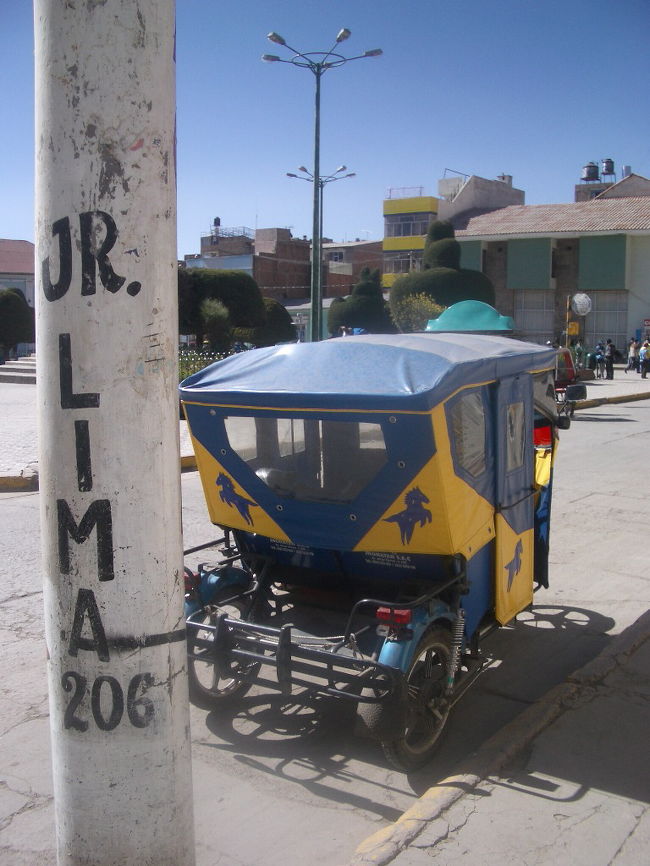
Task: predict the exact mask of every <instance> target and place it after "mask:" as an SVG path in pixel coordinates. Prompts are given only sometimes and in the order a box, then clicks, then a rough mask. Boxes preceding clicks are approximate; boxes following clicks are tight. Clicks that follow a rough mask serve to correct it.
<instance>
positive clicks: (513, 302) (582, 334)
mask: <svg viewBox="0 0 650 866" xmlns="http://www.w3.org/2000/svg"><path fill="white" fill-rule="evenodd" d="M585 187H587V189H585ZM588 187H589V184H588V183H585V184H581V185H579V186H578V187H577V188H576V192H575V198H576V201H574V202H573V203H568V204H553V205H513V206H509V207H504V208H500V209H499V210H495V211H492V212H490V213H483V214H476V213H474V214H473V213H471V212H470V213H466V214H459V215H458V216H457V217H455V218H454V219H453V220H452V222H453V224H454V228H455V230H456V238H457V240H458V241H459V242H460V244H461V251H462V252H461V264H462V266H463V267H467V268H473V269H475V270H480V271H482V272H483V273H484V274H485V275H486V276H487V277H488V278H489V279H490V280H491V281H492V283H493V285H494V287H495V291H496V307H497V308H498V310H499V312H501V313H503V314H504V315H509V316H512V317H513V318H514V320H515V323H516V326H517V329H518V331H519V332H520V333H521V334H522V335H523V336H524V337H525V338H526V339H531V340H535V341H538V342H545V341H546V340H554V339H557V340H560V341H561V342H563V343H565V342H567V340H568V338H578V337H579V338H580V339H581V340H583V341H584V342H585V343H586V344H587V345H594V343H596V342H597V341H598V340H600V339H607V338H610V339H612V340H613V341H614V343H615V344H616V345H617V346H618V347H619V349H622V348H624V347H625V345H626V343H627V342H628V340H629V339H630V338H631V337H633V336H635V337H640V336H644V335H645V334H646V333H647V331H648V327H647V323H648V322H650V180H647V179H646V178H643V177H640V176H639V175H633V174H630V175H628V176H627V177H625V178H623V179H622V180H621V181H619V182H618V183H609V184H606V185H605V188H603V189H601V190H599V191H598V193H597V194H596V195H594V196H593V197H592V196H591V195H590V194H589V193H590V190H589V188H588ZM578 293H580V294H582V293H584V294H587V295H588V296H589V298H590V301H591V312H590V313H589V314H587V315H586V316H577V315H575V314H574V313H573V311H572V309H571V299H572V297H573V295H575V294H578ZM567 332H568V333H567Z"/></svg>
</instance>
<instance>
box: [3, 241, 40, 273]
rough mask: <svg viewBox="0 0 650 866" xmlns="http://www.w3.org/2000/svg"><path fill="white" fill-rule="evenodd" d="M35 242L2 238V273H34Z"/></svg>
mask: <svg viewBox="0 0 650 866" xmlns="http://www.w3.org/2000/svg"><path fill="white" fill-rule="evenodd" d="M33 273H34V244H33V243H32V242H31V241H10V240H5V239H4V238H0V274H33Z"/></svg>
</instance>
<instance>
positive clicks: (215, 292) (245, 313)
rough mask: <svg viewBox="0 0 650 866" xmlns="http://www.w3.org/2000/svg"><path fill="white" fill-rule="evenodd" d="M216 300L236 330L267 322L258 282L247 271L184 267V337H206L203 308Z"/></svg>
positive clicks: (180, 295) (181, 272)
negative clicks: (202, 306)
mask: <svg viewBox="0 0 650 866" xmlns="http://www.w3.org/2000/svg"><path fill="white" fill-rule="evenodd" d="M206 298H215V299H216V300H218V301H221V303H222V304H223V305H224V306H225V307H226V309H227V310H228V315H229V316H230V324H231V325H232V327H233V328H239V327H243V328H255V327H257V326H259V325H263V324H264V321H265V310H264V301H263V299H262V293H261V292H260V289H259V286H258V285H257V283H256V282H255V280H254V279H253V278H252V277H251V276H250V275H249V274H247V273H246V272H245V271H217V270H212V269H209V268H181V269H180V270H179V271H178V307H179V328H180V332H181V333H183V334H196V336H197V343H199V345H200V343H201V342H202V340H203V336H204V333H205V332H204V330H203V318H202V314H201V305H202V303H203V301H205V300H206Z"/></svg>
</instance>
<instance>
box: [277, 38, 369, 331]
mask: <svg viewBox="0 0 650 866" xmlns="http://www.w3.org/2000/svg"><path fill="white" fill-rule="evenodd" d="M349 36H350V31H349V30H347V29H346V28H343V29H342V30H339V32H338V34H337V36H336V41H335V42H334V45H332V47H331V48H330V50H329V51H309V52H306V53H303V52H302V51H297V50H296V49H295V48H292V47H291V46H290V45H288V44H287V42H286V40H285V39H283V38H282V36H280V35H279V34H278V33H269V35H268V39H270V40H271V42H274V43H275V44H276V45H282V46H284V47H285V48H287V49H288V50H289V51H291V52H293V57H291V58H289V59H288V60H284V59H283V58H281V57H278V56H277V55H276V54H263V55H262V60H266V61H267V62H269V63H291V64H292V65H293V66H299V67H301V68H303V69H309V71H310V72H312V73H313V75H314V78H315V81H316V96H315V101H314V109H315V110H314V171H313V174H311V176H310V177H307V178H303V180H309V179H311V182H312V183H313V185H314V208H313V231H312V242H311V323H310V339H311V340H312V341H313V342H315V341H318V340H320V338H321V333H322V330H321V328H322V325H321V321H322V306H323V303H322V299H323V292H322V283H321V230H322V194H323V186H324V185H325V183H328V182H329V181H330V180H339V178H338V177H335V175H337V174H338V172H339V169H337V171H336V172H334V174H332V175H326V177H325V178H322V177H321V174H320V80H321V77H322V76H323V73H324V72H326V71H327V70H328V69H334V68H336V67H337V66H343V64H344V63H348V62H349V61H350V60H360V59H362V58H363V57H378V56H379V55H380V54H381V53H382V50H381V48H374V49H372V50H370V51H364V53H363V54H358V55H356V56H354V57H344V56H343V55H342V54H338V53H337V52H335V51H334V49H335V48H336V47H337V45H339V44H340V43H341V42H344V41H345V40H346V39H348V38H349ZM300 170H301V171H305V172H306V173H307V174H308V175H309V174H310V173H309V172H307V170H306V169H304V168H301V169H300ZM340 170H341V171H343V170H345V169H344V168H343V167H342V168H341V169H340ZM294 176H295V177H300V175H294Z"/></svg>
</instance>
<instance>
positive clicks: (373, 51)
mask: <svg viewBox="0 0 650 866" xmlns="http://www.w3.org/2000/svg"><path fill="white" fill-rule="evenodd" d="M383 53H384V52H383V51H382V50H381V48H371V49H370V51H364V52H363V56H364V57H379V55H380V54H383Z"/></svg>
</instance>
